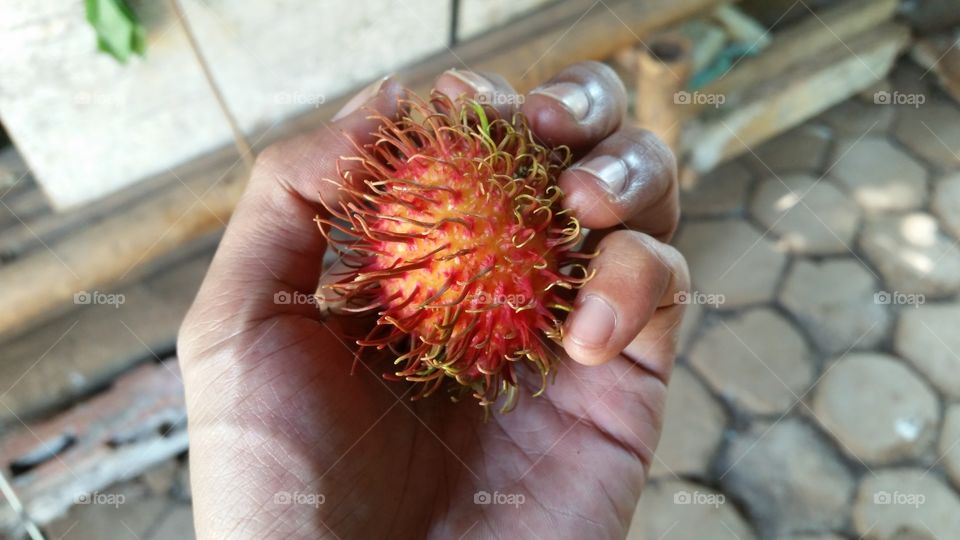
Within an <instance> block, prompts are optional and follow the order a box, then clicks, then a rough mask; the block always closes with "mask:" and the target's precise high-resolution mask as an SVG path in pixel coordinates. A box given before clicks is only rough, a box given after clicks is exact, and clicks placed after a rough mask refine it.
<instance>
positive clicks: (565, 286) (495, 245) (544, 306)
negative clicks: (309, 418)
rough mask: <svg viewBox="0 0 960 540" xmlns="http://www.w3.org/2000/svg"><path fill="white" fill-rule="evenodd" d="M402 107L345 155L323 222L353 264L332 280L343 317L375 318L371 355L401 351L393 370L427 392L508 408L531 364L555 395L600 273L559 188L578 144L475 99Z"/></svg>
mask: <svg viewBox="0 0 960 540" xmlns="http://www.w3.org/2000/svg"><path fill="white" fill-rule="evenodd" d="M400 105H401V110H402V111H403V113H402V114H401V117H400V118H399V119H389V118H385V117H378V118H379V120H380V127H379V128H378V130H377V132H376V133H375V136H376V141H375V142H374V143H372V144H366V145H356V155H354V156H350V157H344V158H342V159H341V161H340V162H339V166H338V169H339V171H340V174H341V177H342V178H341V179H340V181H338V182H336V183H337V184H338V185H339V186H340V189H341V190H342V194H341V195H342V197H341V200H340V202H339V204H338V207H336V208H330V207H328V208H327V210H328V212H329V214H330V217H329V218H327V217H321V216H318V217H317V222H318V224H319V225H320V229H321V231H323V234H324V235H325V236H326V238H327V240H328V241H329V243H330V245H331V246H332V247H333V248H334V249H335V250H336V251H337V253H338V254H339V255H340V257H341V258H342V260H343V263H344V264H345V265H346V267H347V268H348V271H346V272H344V273H342V274H341V276H342V277H341V278H340V279H338V280H337V281H336V282H335V283H331V284H327V285H325V287H326V288H327V289H331V290H332V291H334V293H335V295H336V296H337V297H338V304H340V305H341V306H342V307H341V308H340V310H341V311H342V312H345V313H354V314H359V313H368V314H374V313H375V314H376V324H374V325H373V330H372V331H370V333H369V335H367V336H366V337H364V338H362V339H359V340H358V341H357V344H358V345H359V350H358V352H357V359H358V360H359V359H360V354H361V353H362V352H363V351H364V350H380V351H384V352H389V354H390V355H391V356H392V358H393V360H394V365H395V366H396V367H395V370H394V371H393V372H391V373H387V374H385V375H384V376H385V377H387V378H390V379H398V380H407V381H411V382H414V383H418V385H419V388H418V389H419V392H417V393H416V395H415V396H414V397H415V398H416V397H426V396H428V395H430V394H432V393H434V392H435V391H436V390H437V389H439V388H441V387H443V386H444V383H445V382H446V381H451V380H452V381H455V382H456V383H457V384H452V383H451V384H449V386H451V387H452V389H454V390H457V389H460V390H462V391H461V392H454V394H453V396H452V397H453V398H454V399H457V398H459V397H460V396H461V395H462V394H463V393H472V394H473V395H474V396H475V397H476V398H477V399H478V400H479V402H480V404H481V405H483V406H484V407H490V406H491V405H493V404H494V403H496V402H497V401H498V400H499V399H500V398H503V405H502V407H501V410H502V411H504V412H505V411H509V410H510V409H512V408H513V407H514V405H515V404H516V401H517V391H518V384H519V382H518V374H519V372H518V370H520V369H528V370H532V372H534V373H537V374H539V375H540V385H539V388H538V389H536V391H535V393H534V395H540V394H541V393H542V392H543V391H544V390H545V389H546V386H547V381H548V377H550V376H552V375H551V374H552V373H555V363H556V360H555V356H556V352H555V351H554V350H553V347H552V343H551V342H554V343H559V342H560V340H561V339H562V316H563V315H564V314H565V312H569V311H570V310H571V309H572V308H571V304H570V296H571V294H570V290H572V289H576V288H579V287H580V286H582V285H583V284H584V283H585V282H586V281H587V280H588V279H589V278H590V276H589V275H588V273H587V269H586V267H585V266H584V264H582V260H583V259H585V258H588V257H589V255H584V254H582V253H579V252H577V251H576V249H577V247H578V244H579V243H580V240H581V239H582V231H581V228H580V225H579V223H578V222H577V219H576V218H575V217H574V216H572V215H571V214H570V212H569V211H568V210H564V209H562V208H561V205H560V202H561V198H562V197H563V194H562V193H561V191H560V188H559V187H558V186H557V177H558V175H559V174H560V172H561V171H563V170H564V169H565V168H566V167H567V166H569V164H570V159H571V158H570V151H569V149H568V148H566V147H558V148H548V147H545V146H543V145H542V144H540V143H538V142H537V141H536V140H535V138H534V136H533V133H532V131H531V129H530V126H529V124H528V122H527V119H526V118H525V117H524V116H523V115H522V114H520V113H516V114H514V115H513V117H512V118H510V119H507V118H501V117H500V116H499V115H498V113H497V112H496V110H495V109H493V108H492V107H489V106H484V105H482V104H480V103H478V102H476V101H473V100H469V99H466V98H460V99H457V100H451V99H450V98H448V97H446V96H444V95H442V94H439V93H434V94H433V95H432V96H431V99H430V101H429V102H426V101H423V100H421V99H419V98H417V97H416V96H413V95H410V96H407V97H405V98H403V99H402V100H401V102H400ZM346 163H352V164H353V165H352V166H350V167H344V166H343V165H344V164H346ZM332 229H336V230H339V231H341V232H342V233H346V236H347V238H343V236H342V235H336V234H330V233H331V230H332ZM578 261H580V262H578Z"/></svg>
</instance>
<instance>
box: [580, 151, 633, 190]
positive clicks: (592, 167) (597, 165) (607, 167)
mask: <svg viewBox="0 0 960 540" xmlns="http://www.w3.org/2000/svg"><path fill="white" fill-rule="evenodd" d="M571 170H574V171H583V172H585V173H588V174H592V175H593V176H596V177H597V178H599V179H600V183H601V185H603V187H604V189H606V190H607V191H608V192H610V194H611V195H620V192H621V191H623V187H624V186H625V185H626V184H627V164H626V163H624V162H623V160H622V159H620V158H615V157H613V156H597V157H595V158H590V159H588V160H587V161H584V162H583V163H578V164H577V165H574V166H573V167H571Z"/></svg>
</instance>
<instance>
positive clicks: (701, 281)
mask: <svg viewBox="0 0 960 540" xmlns="http://www.w3.org/2000/svg"><path fill="white" fill-rule="evenodd" d="M676 246H677V248H678V249H679V250H680V251H681V252H682V253H683V254H684V255H685V256H686V258H687V263H688V264H689V265H690V274H691V277H692V280H693V287H694V289H695V290H696V291H698V292H700V293H705V294H715V295H723V300H724V304H723V307H736V306H742V305H745V304H750V303H756V302H763V301H766V300H769V299H770V298H771V297H772V296H773V292H774V286H775V285H776V283H777V278H778V277H779V276H780V272H781V270H782V269H783V265H784V263H785V262H786V256H785V255H784V254H783V253H782V252H780V251H779V250H778V249H777V247H776V246H775V245H774V243H773V242H772V241H771V240H770V239H768V238H764V237H762V236H761V234H760V232H759V231H757V230H756V229H755V228H753V227H752V226H750V224H748V223H747V222H745V221H743V220H740V219H730V220H710V221H701V222H695V223H688V224H686V225H685V226H684V227H683V229H682V230H681V231H680V235H679V236H678V237H677V241H676Z"/></svg>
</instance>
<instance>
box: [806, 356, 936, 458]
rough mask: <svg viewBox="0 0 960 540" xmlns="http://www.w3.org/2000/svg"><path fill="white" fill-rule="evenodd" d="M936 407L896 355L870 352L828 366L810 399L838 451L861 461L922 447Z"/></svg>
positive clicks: (928, 440)
mask: <svg viewBox="0 0 960 540" xmlns="http://www.w3.org/2000/svg"><path fill="white" fill-rule="evenodd" d="M854 388H861V389H863V390H862V391H851V389H854ZM939 408H940V405H939V403H938V402H937V398H936V396H935V395H934V393H933V389H932V388H930V386H929V385H928V384H927V383H926V382H924V381H923V380H922V379H920V378H919V377H917V376H916V375H914V374H913V372H912V371H910V370H909V369H907V367H906V366H904V365H903V363H901V362H900V361H898V360H897V359H896V358H893V357H891V356H887V355H884V354H874V353H854V354H849V355H847V356H846V357H844V358H842V359H841V360H839V361H838V362H837V363H835V364H833V365H831V366H830V367H829V368H828V369H827V371H826V373H825V374H824V376H823V378H822V379H821V380H820V382H819V384H818V385H817V390H816V396H815V397H814V401H813V413H814V415H815V416H816V418H817V420H818V421H819V422H820V424H821V425H822V426H823V427H824V428H825V429H826V431H827V432H828V433H830V435H832V436H834V437H836V438H837V440H838V441H839V442H840V445H841V447H842V448H843V449H844V451H846V452H848V453H850V454H851V455H853V456H854V457H856V458H857V459H858V460H862V461H864V462H866V463H890V462H893V461H898V460H902V459H907V458H910V457H916V456H919V455H920V454H922V453H923V452H925V451H926V450H928V449H929V448H930V446H931V444H932V443H933V440H934V437H935V436H936V429H937V425H938V423H939V421H940V410H939Z"/></svg>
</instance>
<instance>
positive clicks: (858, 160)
mask: <svg viewBox="0 0 960 540" xmlns="http://www.w3.org/2000/svg"><path fill="white" fill-rule="evenodd" d="M831 167H832V168H831V169H830V173H829V174H830V175H831V176H833V177H834V178H836V179H837V180H838V181H839V182H840V183H841V184H842V185H843V186H845V187H846V188H847V189H848V190H849V191H850V194H851V195H852V196H853V198H854V200H856V201H857V202H858V203H859V204H860V206H861V207H863V209H864V210H867V211H870V212H878V211H884V210H915V209H917V208H919V207H920V206H921V205H922V204H923V201H924V199H925V198H926V190H927V180H926V178H927V172H926V171H925V170H924V168H923V167H922V166H921V165H920V164H919V163H917V162H916V161H914V159H913V158H911V157H910V156H908V155H907V154H906V153H904V152H903V151H901V150H900V149H898V148H897V147H895V146H893V145H892V144H890V142H889V141H887V140H886V139H885V138H881V137H875V136H867V137H864V138H862V139H846V140H844V141H842V142H840V143H839V144H838V145H837V149H836V152H835V153H834V158H833V163H832V166H831Z"/></svg>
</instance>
